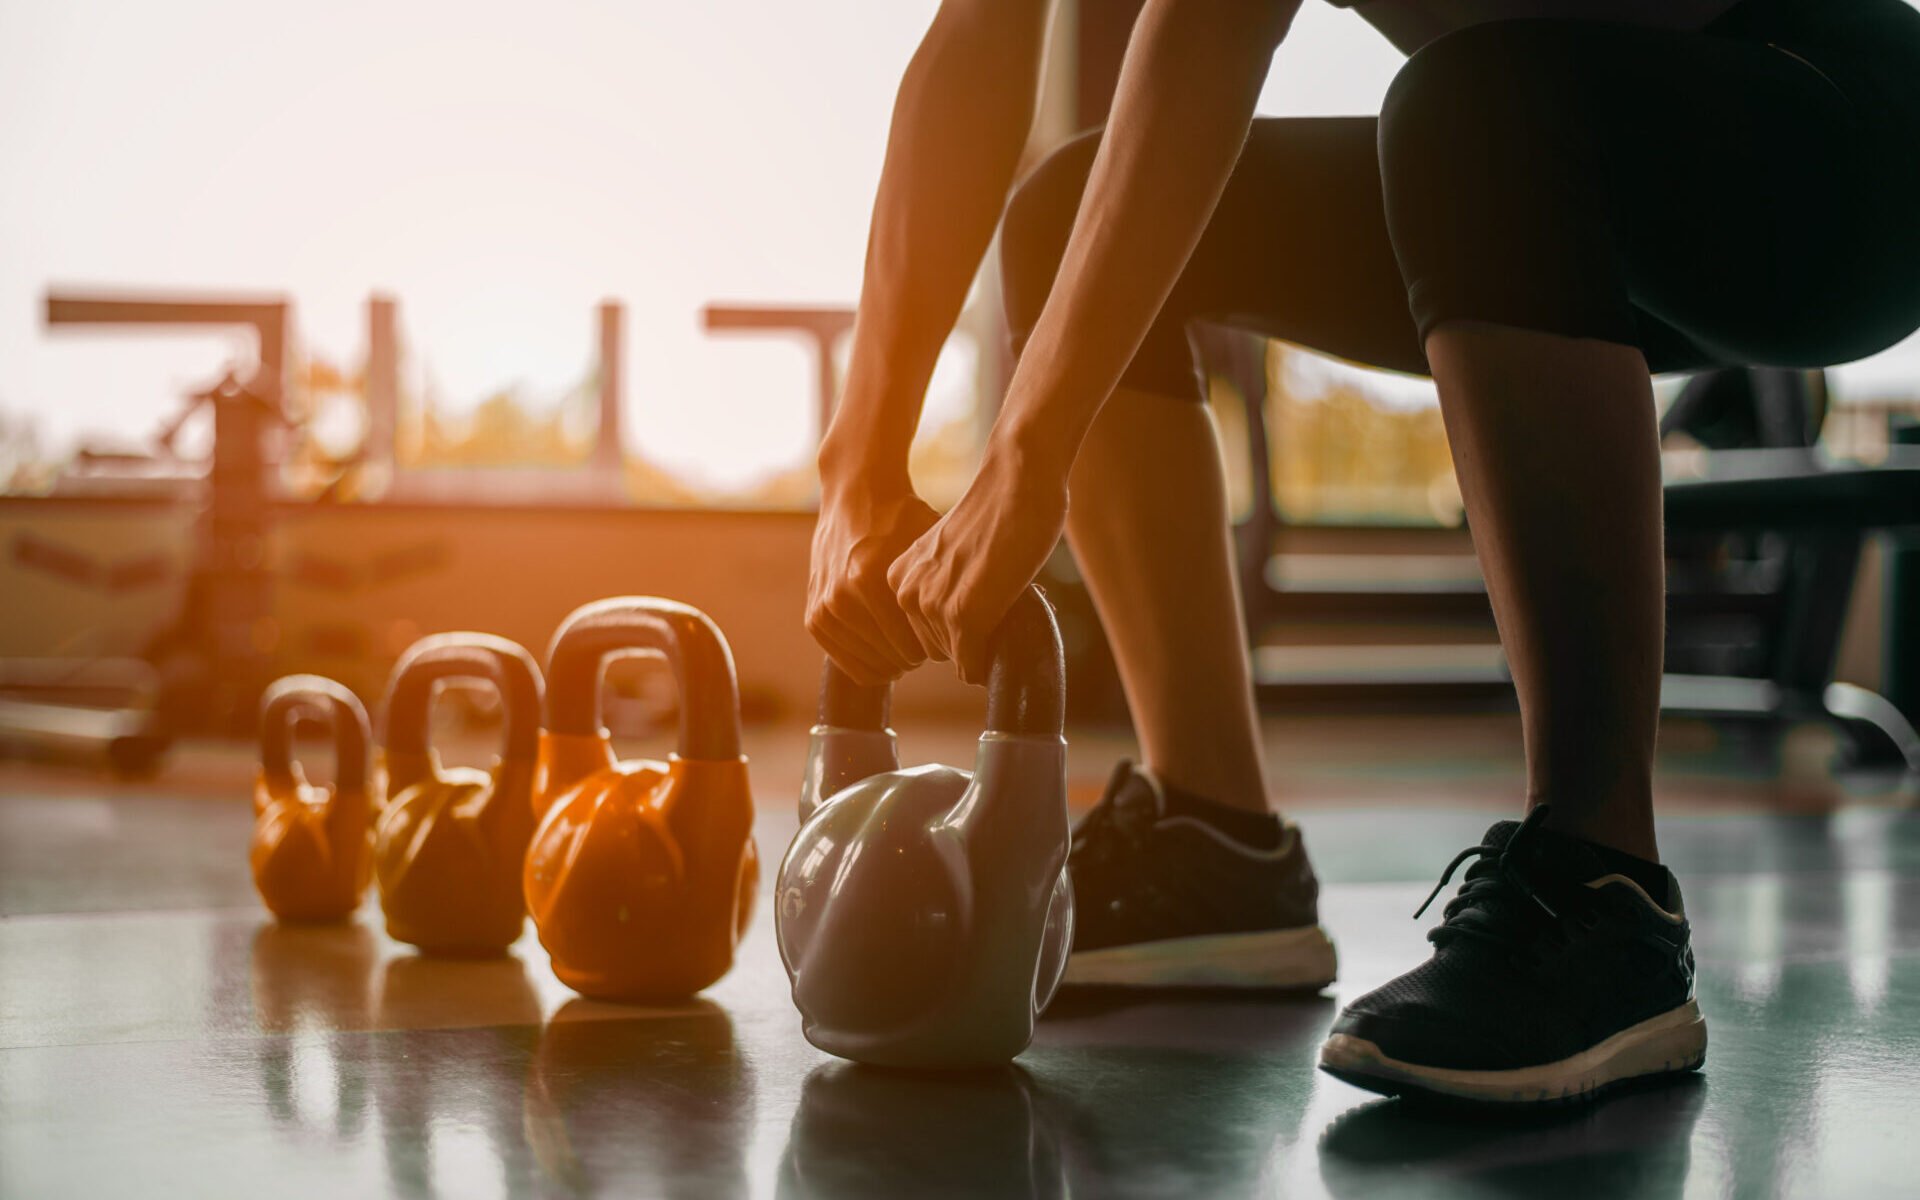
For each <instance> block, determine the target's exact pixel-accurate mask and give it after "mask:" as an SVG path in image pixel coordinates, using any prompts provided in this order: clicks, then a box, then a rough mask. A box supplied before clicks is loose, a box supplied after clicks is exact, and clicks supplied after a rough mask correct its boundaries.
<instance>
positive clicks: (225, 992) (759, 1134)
mask: <svg viewBox="0 0 1920 1200" xmlns="http://www.w3.org/2000/svg"><path fill="white" fill-rule="evenodd" d="M1269 740H1270V743H1271V744H1270V747H1269V756H1270V760H1271V761H1272V762H1274V763H1275V764H1276V767H1277V779H1278V784H1279V786H1280V787H1281V788H1282V789H1283V793H1284V796H1283V798H1284V801H1285V802H1286V803H1287V804H1288V806H1289V807H1290V808H1291V809H1292V810H1293V811H1295V812H1296V813H1297V814H1298V818H1299V821H1300V823H1301V826H1302V828H1303V829H1304V830H1305V832H1306V837H1307V839H1308V845H1309V847H1310V848H1311V850H1312V851H1313V853H1314V856H1315V860H1316V862H1317V864H1318V867H1319V870H1320V873H1321V876H1322V878H1323V880H1324V881H1325V882H1326V885H1327V886H1326V889H1325V893H1324V901H1323V914H1324V919H1325V922H1326V924H1327V926H1328V927H1329V929H1330V931H1331V932H1332V934H1333V936H1334V938H1335V940H1336V942H1337V943H1338V945H1339V949H1340V954H1341V960H1342V962H1341V977H1340V981H1339V983H1338V984H1337V985H1336V986H1335V987H1334V988H1333V989H1331V990H1330V991H1329V993H1328V994H1326V995H1324V996H1319V997H1314V998H1307V999H1301V998H1288V997H1278V996H1258V995H1255V996H1220V995H1159V996H1130V995H1112V994H1102V993H1097V992H1096V993H1089V992H1078V993H1071V992H1070V993H1066V994H1064V995H1063V996H1062V997H1061V999H1060V1000H1058V1001H1057V1002H1056V1003H1055V1005H1054V1006H1053V1008H1052V1009H1051V1010H1050V1012H1049V1013H1048V1015H1047V1017H1046V1019H1045V1021H1044V1022H1043V1024H1042V1027H1041V1029H1040V1032H1039V1035H1038V1038H1037V1039H1036V1041H1035V1043H1034V1045H1033V1047H1032V1048H1031V1049H1030V1050H1028V1052H1027V1053H1025V1054H1024V1055H1022V1056H1021V1058H1020V1059H1019V1062H1018V1064H1017V1066H1016V1067H1015V1068H1013V1069H1009V1070H1006V1071H1002V1072H998V1073H992V1074H985V1075H973V1076H965V1077H958V1078H955V1077H938V1076H913V1075H905V1074H888V1073H881V1072H875V1071H870V1070H865V1069H855V1068H851V1067H849V1066H847V1065H846V1064H843V1063H839V1062H836V1061H834V1060H832V1059H830V1058H828V1057H827V1056H825V1055H823V1054H821V1053H819V1052H818V1051H816V1050H814V1049H813V1048H812V1047H810V1046H808V1045H807V1044H806V1042H805V1041H803V1040H802V1038H801V1036H800V1030H799V1022H798V1018H797V1017H796V1015H795V1013H794V1010H793V1008H792V1005H791V1003H790V1001H789V999H788V996H787V985H786V979H785V976H784V975H783V973H782V971H781V967H780V963H779V960H778V957H777V955H776V953H775V950H774V945H773V937H772V932H773V931H772V918H771V913H770V911H769V906H768V905H767V904H766V903H765V897H764V894H763V896H762V902H761V903H760V905H759V908H758V912H757V915H756V924H755V926H754V929H753V931H752V934H751V935H750V937H749V939H748V941H747V943H746V945H745V947H744V948H743V953H742V957H741V961H740V964H739V966H738V967H737V968H736V969H735V970H734V972H733V973H732V974H731V975H729V976H728V977H727V978H726V979H724V980H723V981H722V982H721V983H720V984H719V985H717V986H716V987H714V988H713V989H711V991H709V992H708V993H707V994H706V995H704V996H702V997H701V998H699V999H698V1000H696V1001H693V1002H691V1003H689V1004H686V1005H684V1006H681V1007H677V1008H672V1009H665V1010H652V1009H633V1008H622V1007H618V1006H613V1005H605V1004H596V1003H592V1002H589V1001H585V1000H581V999H578V998H575V997H573V996H572V994H571V993H570V992H568V990H567V989H566V988H565V987H563V986H562V985H560V984H559V983H558V982H557V981H556V980H555V979H554V978H553V976H552V975H551V973H550V971H549V969H548V966H547V961H546V957H545V955H544V954H543V952H542V951H541V949H540V946H539V944H538V943H537V942H536V941H535V940H534V938H533V936H532V934H531V932H529V933H528V935H527V936H526V937H525V938H523V939H522V941H521V942H520V943H519V945H517V946H516V947H515V949H514V952H513V955H512V956H511V957H508V958H506V959H502V960H495V961H491V962H468V963H453V962H434V961H429V960H425V959H422V958H419V957H416V956H415V955H414V954H413V953H411V951H410V950H408V949H407V948H406V947H402V946H398V945H396V944H395V943H393V942H391V941H389V940H388V939H387V938H386V937H385V935H384V934H383V933H382V932H381V930H380V927H379V917H378V912H377V909H376V908H375V907H374V905H373V903H372V901H371V900H369V901H368V903H367V904H366V905H364V906H363V907H362V908H361V910H360V913H359V915H358V919H357V921H356V923H354V924H352V925H350V926H347V927H343V928H332V929H318V928H283V927H280V926H277V925H276V924H275V923H274V922H273V921H272V920H271V918H270V917H269V916H268V915H267V913H266V912H265V910H264V909H263V908H262V907H261V906H260V903H259V901H258V899H257V898H256V897H255V895H254V894H253V891H252V888H251V885H250V882H249V879H248V873H247V867H246V855H245V846H246V840H247V832H248V827H249V822H250V813H249V809H248V804H247V799H248V791H247V788H248V783H249V777H250V771H251V764H250V760H249V759H248V758H247V757H246V755H245V754H244V753H243V751H242V750H241V749H239V748H221V747H203V748H194V747H189V748H187V749H186V750H185V751H183V752H182V753H181V754H180V755H179V756H178V757H177V759H176V761H175V762H174V763H172V764H170V766H169V768H168V769H167V771H166V772H165V773H164V774H163V775H162V776H161V777H160V778H158V779H157V780H155V781H153V782H151V783H146V784H138V785H129V784H116V783H113V782H112V781H110V780H109V779H107V778H106V777H105V776H102V775H96V774H92V773H89V772H86V771H77V770H73V769H56V768H49V767H43V766H22V765H19V764H0V914H4V920H0V1196H4V1197H7V1198H12V1197H22V1198H27V1197H31V1198H35V1200H39V1198H42V1197H68V1196H72V1197H108V1196H141V1197H169V1196H191V1197H242V1196H245V1197H256V1196H267V1197H273V1198H274V1200H294V1198H296V1197H306V1196H355V1197H374V1196H399V1197H418V1196H446V1197H459V1198H461V1200H473V1198H481V1197H492V1196H505V1197H522V1196H574V1195H606V1196H643V1197H644V1196H684V1197H734V1196H786V1197H812V1196H821V1197H827V1196H873V1197H913V1196H944V1195H955V1196H1014V1197H1022V1196H1089V1197H1109V1196H1117V1197H1127V1196H1179V1197H1197V1196H1230V1197H1232V1196H1280V1197H1301V1198H1306V1197H1316V1196H1337V1197H1368V1198H1370V1200H1371V1198H1376V1197H1377V1198H1387V1197H1395V1196H1512V1197H1535V1196H1555V1197H1560V1198H1567V1200H1570V1198H1573V1197H1585V1196H1596V1197H1598V1196H1606V1197H1616V1196H1654V1197H1679V1196H1689V1197H1691V1196H1712V1197H1743V1198H1744V1197H1774V1196H1804V1197H1817V1198H1821V1200H1828V1198H1836V1197H1853V1196H1858V1197H1892V1196H1900V1195H1917V1194H1920V1175H1917V1174H1916V1172H1915V1161H1916V1160H1915V1154H1914V1136H1915V1131H1916V1129H1920V1124H1917V1123H1916V1121H1917V1120H1920V1118H1916V1113H1920V811H1916V809H1915V807H1914V803H1913V798H1912V786H1911V784H1905V785H1903V784H1902V783H1901V782H1900V781H1898V780H1888V779H1880V780H1867V781H1859V780H1847V781H1841V780H1836V779H1835V778H1834V777H1833V776H1832V775H1831V773H1830V772H1829V771H1828V770H1827V768H1826V755H1827V754H1828V753H1829V752H1830V750H1831V744H1830V743H1829V742H1825V741H1822V740H1821V739H1820V738H1819V737H1817V736H1814V737H1811V738H1803V737H1798V736H1796V737H1794V738H1790V739H1789V741H1788V744H1787V746H1786V748H1785V750H1784V752H1783V754H1782V757H1781V759H1780V760H1779V761H1778V762H1773V763H1768V764H1765V765H1763V766H1756V765H1753V764H1751V763H1750V762H1748V761H1746V760H1744V759H1741V758H1740V757H1739V756H1738V755H1735V754H1732V753H1729V752H1727V751H1726V750H1725V749H1724V748H1722V747H1719V746H1717V745H1716V744H1715V740H1714V738H1713V737H1712V736H1711V735H1710V734H1709V733H1707V732H1705V731H1704V730H1702V729H1698V728H1693V727H1689V726H1686V725H1684V724H1680V723H1676V724H1674V725H1672V726H1670V727H1669V729H1668V730H1667V732H1666V734H1665V742H1664V746H1665V749H1664V752H1663V761H1662V777H1661V788H1662V806H1663V812H1664V814H1665V815H1664V818H1663V824H1662V826H1661V828H1660V836H1661V841H1662V847H1663V850H1664V852H1665V855H1666V857H1667V859H1668V861H1669V862H1670V863H1672V864H1673V865H1674V867H1675V868H1676V870H1678V871H1679V873H1680V876H1681V879H1682V882H1683V884H1684V886H1685V887H1686V889H1687V901H1688V907H1689V909H1690V910H1691V913H1692V917H1693V921H1694V925H1695V931H1696V932H1695V938H1696V941H1695V947H1696V951H1697V953H1698V955H1699V959H1700V963H1701V974H1700V981H1701V982H1700V991H1701V996H1700V999H1701V1007H1702V1008H1703V1009H1705V1011H1706V1012H1707V1015H1708V1020H1709V1022H1710V1028H1711V1038H1712V1042H1711V1047H1710V1049H1709V1051H1708V1056H1707V1065H1706V1070H1705V1072H1704V1074H1703V1075H1701V1076H1700V1077H1698V1078H1693V1079H1689V1080H1687V1081H1685V1082H1683V1083H1681V1084H1678V1085H1675V1086H1668V1087H1662V1088H1659V1089H1655V1090H1643V1091H1639V1092H1633V1093H1629V1094H1626V1095H1622V1096H1619V1097H1617V1098H1615V1099H1611V1100H1608V1101H1604V1102H1602V1103H1601V1104H1599V1105H1598V1106H1597V1107H1594V1108H1591V1109H1589V1110H1585V1111H1581V1112H1577V1113H1573V1114H1569V1115H1561V1116H1555V1117H1550V1118H1546V1119H1540V1120H1530V1121H1524V1122H1512V1121H1507V1122H1501V1123H1493V1122H1488V1121H1485V1120H1467V1119H1462V1118H1460V1117H1457V1116H1454V1117H1449V1116H1439V1115H1434V1114H1428V1113H1423V1112H1420V1111H1418V1110H1408V1109H1405V1108H1403V1107H1402V1106H1401V1105H1399V1104H1398V1103H1396V1102H1387V1101H1380V1100H1377V1099H1375V1098H1373V1097H1371V1096H1370V1095H1368V1094H1366V1093H1363V1092H1361V1091H1358V1090H1356V1089H1354V1088H1351V1087H1349V1086H1347V1085H1345V1084H1343V1083H1339V1082H1337V1081H1335V1080H1333V1079H1330V1078H1328V1077H1326V1076H1323V1075H1321V1074H1319V1073H1318V1072H1317V1071H1315V1070H1314V1069H1313V1062H1314V1055H1315V1052H1316V1050H1317V1047H1318V1043H1319V1041H1320V1038H1321V1036H1322V1034H1323V1033H1324V1031H1325V1030H1326V1028H1327V1026H1328V1024H1329V1023H1330V1022H1331V1021H1332V1019H1333V1017H1334V1014H1335V1012H1336V1011H1337V1009H1338V1006H1339V1003H1340V1000H1341V997H1343V996H1351V995H1355V994H1357V993H1359V992H1360V991H1363V990H1365V989H1368V988H1370V987H1373V986H1374V985H1375V984H1377V983H1379V982H1380V981H1382V980H1384V979H1386V978H1387V977H1389V976H1390V975H1392V974H1395V973H1397V972H1398V971H1399V970H1401V969H1404V968H1405V967H1406V966H1409V965H1411V964H1412V963H1413V962H1415V961H1417V959H1418V958H1419V957H1420V956H1421V954H1422V952H1423V949H1424V942H1423V941H1422V935H1423V932H1424V929H1425V927H1426V923H1425V922H1416V921H1414V920H1412V919H1411V918H1410V916H1409V914H1410V913H1411V912H1412V911H1413V909H1414V908H1415V906H1416V905H1417V904H1418V903H1419V901H1420V899H1421V897H1422V896H1423V895H1424V894H1425V892H1426V890H1427V889H1428V888H1429V887H1430V886H1431V885H1432V882H1433V881H1434V879H1436V878H1437V877H1438V874H1439V871H1440V869H1441V867H1442V866H1444V865H1445V863H1446V860H1447V859H1448V858H1449V857H1451V856H1452V855H1453V853H1454V852H1455V851H1456V850H1458V849H1460V848H1461V847H1464V846H1466V845H1469V844H1471V843H1473V842H1475V841H1477V840H1478V836H1479V834H1480V832H1481V830H1482V829H1483V828H1484V827H1485V825H1486V824H1487V823H1488V822H1489V821H1491V820H1493V819H1496V818H1497V817H1498V816H1500V815H1502V814H1503V813H1506V812H1509V811H1512V810H1513V808H1514V806H1515V805H1516V804H1517V796H1518V792H1519V783H1520V775H1519V763H1518V757H1517V753H1516V749H1515V747H1516V743H1517V738H1516V736H1515V730H1514V728H1513V724H1512V722H1511V720H1510V719H1508V718H1487V717H1466V718H1462V717H1449V718H1437V719H1412V718H1351V719H1330V718H1324V719H1293V720H1278V721H1274V722H1272V723H1271V724H1270V730H1269ZM967 745H968V736H967V734H966V732H965V731H959V730H954V731H947V732H944V733H939V734H937V735H934V736H927V737H920V738H909V740H908V745H907V751H908V754H909V756H910V757H914V756H919V757H939V758H942V759H945V760H947V761H964V757H965V755H966V749H965V747H966V746H967ZM1073 747H1074V749H1073V764H1074V765H1073V775H1074V779H1073V784H1074V786H1073V795H1074V801H1075V803H1076V805H1078V806H1084V805H1085V804H1087V803H1089V802H1091V800H1092V799H1093V798H1094V796H1095V795H1096V794H1097V791H1098V787H1099V781H1100V778H1101V777H1102V776H1103V775H1104V773H1105V771H1106V770H1107V768H1108V766H1110V764H1111V762H1112V758H1113V757H1114V755H1115V754H1117V753H1120V752H1122V751H1124V749H1125V747H1124V746H1123V745H1121V744H1119V743H1118V742H1115V741H1114V740H1113V739H1111V738H1103V737H1101V736H1098V735H1093V736H1081V735H1076V736H1075V737H1074V739H1073ZM748 750H749V753H750V754H751V755H752V756H753V757H754V779H755V785H756V800H757V803H758V806H759V812H760V817H759V822H758V826H757V837H758V839H759V844H760V846H761V850H762V854H763V857H764V858H765V859H767V860H769V863H770V864H771V863H772V862H777V859H778V855H779V853H780V851H781V850H782V849H784V847H785V845H786V842H787V840H788V839H789V838H790V837H791V835H792V833H793V831H794V828H795V822H794V819H793V817H792V815H791V814H792V805H793V799H794V792H795V783H796V781H797V779H798V776H799V755H800V753H801V750H800V746H799V743H798V741H797V740H796V739H795V738H794V737H793V736H792V735H791V734H790V733H784V732H783V733H764V732H763V733H762V734H760V735H758V737H751V736H750V742H749V746H748ZM767 869H768V870H771V865H769V867H768V868H767Z"/></svg>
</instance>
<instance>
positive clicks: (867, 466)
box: [817, 433, 913, 497]
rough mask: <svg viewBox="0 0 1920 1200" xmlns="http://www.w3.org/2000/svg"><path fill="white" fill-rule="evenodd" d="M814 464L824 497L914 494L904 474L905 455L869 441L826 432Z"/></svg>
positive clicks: (911, 482)
mask: <svg viewBox="0 0 1920 1200" xmlns="http://www.w3.org/2000/svg"><path fill="white" fill-rule="evenodd" d="M817 463H818V466H819V469H820V491H821V494H822V496H825V497H835V496H844V495H850V494H853V493H855V492H860V493H864V494H866V495H869V496H874V497H890V496H902V495H908V494H911V493H912V491H913V481H912V480H911V479H910V478H908V475H907V456H906V455H905V454H903V453H898V452H890V451H888V450H885V449H883V448H881V447H879V446H876V445H875V444H874V440H873V439H871V438H864V439H863V438H848V437H835V436H834V435H833V434H832V433H829V434H828V436H827V437H826V438H825V439H824V440H823V441H822V442H821V443H820V453H819V456H818V459H817Z"/></svg>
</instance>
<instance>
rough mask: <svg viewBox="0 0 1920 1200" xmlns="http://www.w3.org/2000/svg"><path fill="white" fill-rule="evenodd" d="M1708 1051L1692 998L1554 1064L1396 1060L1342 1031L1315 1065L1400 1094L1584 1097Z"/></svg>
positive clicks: (1670, 1069)
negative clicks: (1463, 1065)
mask: <svg viewBox="0 0 1920 1200" xmlns="http://www.w3.org/2000/svg"><path fill="white" fill-rule="evenodd" d="M1706 1055H1707V1022H1706V1020H1705V1019H1704V1018H1703V1017H1701V1015H1700V1006H1699V1005H1698V1004H1696V1003H1694V1002H1693V1001H1692V1000H1689V1001H1687V1002H1686V1003H1685V1004H1682V1005H1681V1006H1680V1007H1678V1008H1675V1009H1672V1010H1670V1011H1668V1012H1664V1013H1661V1014H1660V1015H1659V1016H1657V1017H1652V1018H1649V1019H1648V1020H1645V1021H1642V1022H1640V1023H1639V1024H1638V1025H1635V1026H1632V1027H1631V1028H1628V1029H1623V1030H1621V1031H1620V1032H1619V1033H1616V1034H1614V1035H1613V1036H1612V1037H1610V1038H1608V1039H1607V1040H1606V1041H1604V1042H1601V1043H1599V1044H1598V1045H1595V1046H1591V1047H1589V1048H1587V1049H1585V1050H1582V1051H1581V1052H1580V1053H1578V1054H1575V1055H1573V1056H1572V1057H1570V1058H1563V1059H1561V1060H1560V1061H1559V1062H1551V1063H1543V1064H1542V1065H1540V1066H1537V1067H1521V1068H1518V1069H1516V1070H1511V1071H1459V1070H1451V1069H1448V1068H1445V1067H1423V1066H1419V1065H1416V1064H1414V1063H1408V1062H1401V1061H1400V1060H1399V1059H1397V1058H1391V1057H1389V1056H1388V1055H1386V1054H1383V1053H1381V1050H1380V1047H1378V1046H1376V1045H1374V1044H1373V1043H1372V1042H1370V1041H1367V1040H1366V1039H1365V1038H1357V1037H1353V1036H1350V1035H1348V1034H1344V1033H1336V1034H1333V1035H1332V1036H1331V1037H1329V1038H1327V1042H1326V1045H1324V1046H1322V1047H1321V1048H1320V1069H1321V1070H1323V1071H1327V1072H1329V1073H1330V1074H1332V1075H1335V1076H1337V1077H1339V1078H1341V1079H1344V1080H1346V1081H1347V1082H1348V1083H1351V1084H1354V1085H1356V1086H1358V1087H1363V1088H1367V1089H1368V1090H1370V1091H1375V1092H1383V1093H1385V1094H1386V1095H1389V1096H1397V1095H1399V1094H1401V1093H1402V1092H1421V1093H1427V1094H1429V1095H1436V1096H1445V1097H1449V1098H1452V1099H1458V1100H1474V1101H1482V1102H1488V1103H1495V1104H1541V1103H1555V1102H1559V1101H1572V1100H1582V1099H1586V1098H1589V1097H1591V1096H1592V1095H1594V1094H1595V1093H1597V1092H1599V1091H1600V1090H1601V1089H1603V1088H1606V1087H1609V1086H1611V1085H1613V1084H1616V1083H1624V1082H1626V1081H1627V1080H1630V1079H1638V1078H1641V1077H1643V1076H1648V1075H1665V1074H1670V1073H1674V1072H1679V1071H1691V1070H1695V1069H1696V1068H1698V1067H1699V1066H1700V1064H1701V1062H1702V1061H1704V1060H1705V1058H1706Z"/></svg>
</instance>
